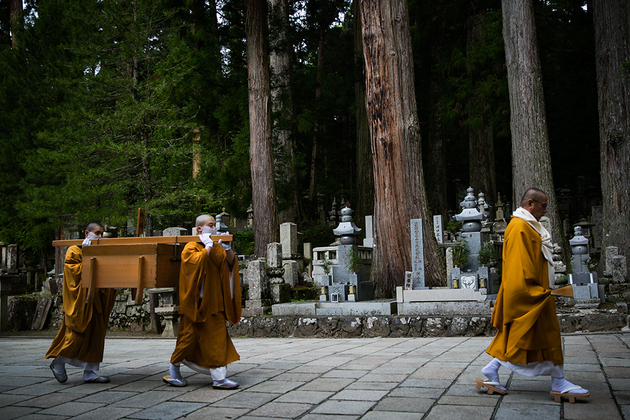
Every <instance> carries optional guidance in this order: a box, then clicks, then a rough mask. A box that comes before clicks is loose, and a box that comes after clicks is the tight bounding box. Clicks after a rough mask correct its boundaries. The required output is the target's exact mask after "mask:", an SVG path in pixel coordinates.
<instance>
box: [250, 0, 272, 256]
mask: <svg viewBox="0 0 630 420" xmlns="http://www.w3.org/2000/svg"><path fill="white" fill-rule="evenodd" d="M265 6H266V4H265V0H245V34H246V42H247V86H248V90H249V162H250V164H249V166H250V170H251V176H252V207H253V211H254V222H253V223H254V229H253V230H254V252H255V254H256V255H257V256H260V257H262V256H266V255H267V244H268V243H270V242H277V241H278V235H279V234H278V213H277V209H276V201H275V199H276V194H275V185H274V178H273V158H272V144H271V143H272V142H271V106H270V105H271V103H270V102H271V101H270V92H269V64H268V58H267V45H266V43H265V31H264V29H265V16H266V11H265Z"/></svg>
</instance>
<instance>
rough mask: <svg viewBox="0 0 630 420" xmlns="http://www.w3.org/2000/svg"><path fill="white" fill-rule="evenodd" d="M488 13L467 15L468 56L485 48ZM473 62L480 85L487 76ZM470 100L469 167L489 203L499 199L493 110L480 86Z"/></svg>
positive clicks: (470, 69) (473, 181)
mask: <svg viewBox="0 0 630 420" xmlns="http://www.w3.org/2000/svg"><path fill="white" fill-rule="evenodd" d="M484 17H485V12H479V11H477V13H474V14H473V15H471V16H470V17H469V18H468V42H467V43H468V50H469V54H468V55H469V56H473V55H474V51H475V49H477V50H479V49H481V48H483V45H484V44H485V38H486V34H485V32H486V31H485V25H484V24H483V22H484ZM469 61H471V63H470V64H471V65H469V66H468V72H469V74H470V75H471V77H472V78H473V80H474V81H475V82H476V83H477V84H481V83H483V82H484V80H483V79H484V77H487V75H486V74H484V72H483V71H480V70H479V69H478V68H475V64H477V63H476V62H474V61H473V60H469ZM475 93H476V95H474V97H473V98H472V100H471V101H470V102H471V104H472V105H473V106H469V107H468V113H469V121H471V122H473V123H472V124H469V137H468V142H469V144H468V150H469V154H468V166H469V173H470V185H471V186H472V187H473V188H474V189H475V191H477V192H483V193H484V194H485V196H486V202H487V203H488V204H490V205H492V204H494V202H495V201H496V198H497V197H496V178H495V164H494V129H493V128H494V127H493V125H492V122H491V120H490V118H491V116H492V113H491V112H490V106H489V103H488V100H487V95H486V94H485V93H486V92H482V91H481V90H480V89H478V91H477V92H475Z"/></svg>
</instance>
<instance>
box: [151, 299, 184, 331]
mask: <svg viewBox="0 0 630 420" xmlns="http://www.w3.org/2000/svg"><path fill="white" fill-rule="evenodd" d="M154 310H155V313H156V314H158V315H162V316H164V331H162V337H169V338H175V337H177V330H178V329H179V305H175V306H166V307H157V308H155V309H154Z"/></svg>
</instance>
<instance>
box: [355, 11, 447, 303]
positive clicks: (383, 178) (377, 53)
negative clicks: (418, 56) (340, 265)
mask: <svg viewBox="0 0 630 420" xmlns="http://www.w3.org/2000/svg"><path fill="white" fill-rule="evenodd" d="M361 17H362V22H361V23H362V26H363V53H364V59H365V76H366V77H365V78H366V103H367V113H368V121H369V125H370V136H371V139H372V154H373V171H374V191H375V199H374V208H375V212H374V213H375V228H376V234H375V238H376V250H375V251H376V252H375V253H374V260H373V270H374V271H373V273H372V275H373V277H372V278H373V279H375V281H376V282H377V288H379V289H380V291H381V292H382V293H383V294H384V295H385V296H392V294H393V293H394V292H395V288H396V286H400V285H402V283H403V280H404V274H405V271H408V270H410V269H411V240H410V238H411V234H410V219H423V230H424V235H423V242H424V251H425V255H424V257H425V281H426V284H427V285H430V286H437V285H441V284H444V279H445V274H444V267H443V265H442V264H441V258H440V255H439V251H438V248H437V242H436V240H435V237H434V235H433V234H432V229H431V220H429V217H430V215H429V212H428V209H427V203H426V194H425V187H424V181H423V170H422V160H421V150H420V149H421V143H420V126H419V122H418V115H417V106H416V97H415V88H414V78H413V75H414V71H413V56H412V54H411V37H410V33H409V15H408V10H407V2H406V1H405V0H362V2H361Z"/></svg>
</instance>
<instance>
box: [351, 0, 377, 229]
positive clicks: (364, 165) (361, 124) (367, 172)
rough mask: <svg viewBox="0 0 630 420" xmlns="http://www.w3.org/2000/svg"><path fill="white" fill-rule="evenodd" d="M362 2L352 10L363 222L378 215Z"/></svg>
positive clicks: (358, 216) (359, 209) (359, 208)
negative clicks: (366, 103)
mask: <svg viewBox="0 0 630 420" xmlns="http://www.w3.org/2000/svg"><path fill="white" fill-rule="evenodd" d="M360 7H361V3H360V2H359V0H354V1H353V3H352V10H353V13H352V14H353V16H354V17H355V18H354V54H355V65H356V68H357V74H359V75H360V76H361V77H360V78H358V80H357V81H356V82H355V84H354V97H355V101H356V136H357V137H356V138H357V204H356V206H355V214H356V216H355V220H359V221H362V220H363V218H364V217H365V216H368V215H373V214H374V178H373V174H372V146H371V143H370V128H369V125H368V119H367V110H366V108H365V75H364V71H363V40H362V33H361V10H360Z"/></svg>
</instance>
